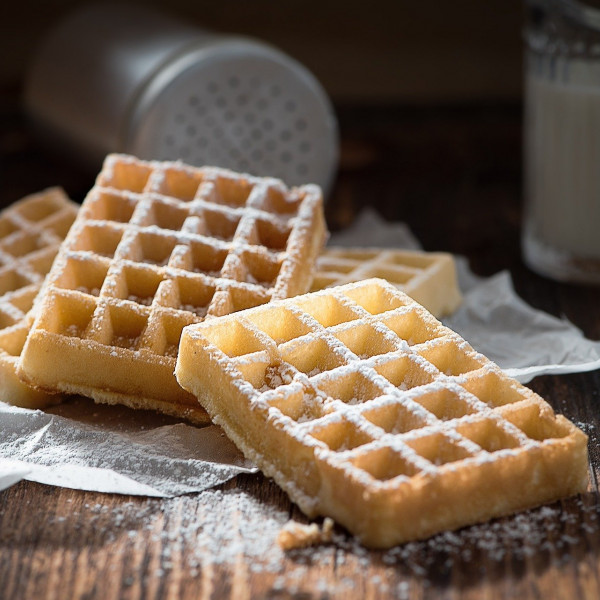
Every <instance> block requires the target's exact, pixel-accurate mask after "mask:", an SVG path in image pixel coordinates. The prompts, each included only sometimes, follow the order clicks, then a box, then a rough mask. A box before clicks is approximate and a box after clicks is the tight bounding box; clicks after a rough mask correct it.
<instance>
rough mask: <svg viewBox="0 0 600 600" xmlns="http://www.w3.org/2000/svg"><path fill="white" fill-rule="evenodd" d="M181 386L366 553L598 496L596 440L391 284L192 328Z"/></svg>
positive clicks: (183, 350) (352, 287) (335, 291)
mask: <svg viewBox="0 0 600 600" xmlns="http://www.w3.org/2000/svg"><path fill="white" fill-rule="evenodd" d="M176 375H177V378H178V380H179V382H180V383H181V385H182V386H183V387H185V388H186V389H188V390H190V391H191V392H192V393H194V394H195V395H196V396H197V397H198V398H199V400H200V402H201V403H202V405H203V406H205V408H206V409H207V411H208V413H209V414H210V415H211V417H212V418H213V420H214V421H215V422H216V423H217V424H219V425H221V426H222V427H223V429H224V430H225V432H226V433H227V435H228V436H229V437H230V438H231V439H232V440H233V441H234V442H235V443H236V444H237V446H238V447H239V448H240V449H241V450H242V451H243V452H244V453H245V454H246V456H247V457H248V458H250V459H252V460H253V461H254V462H255V463H256V464H257V465H258V466H259V467H260V468H261V469H262V471H263V472H264V473H265V474H266V475H268V476H270V477H273V479H275V481H276V482H277V483H278V484H279V485H280V486H281V487H282V488H283V489H284V490H285V491H286V492H287V493H288V495H289V496H290V498H291V499H292V500H293V501H294V502H296V503H297V504H298V505H299V507H300V508H301V509H302V510H303V511H304V512H305V513H306V514H307V515H308V516H310V517H312V516H316V515H325V516H329V517H333V518H334V519H335V520H337V521H338V522H339V523H341V524H343V525H344V526H345V527H347V528H348V530H350V532H352V533H353V534H355V535H356V536H358V538H359V539H360V540H361V541H362V542H363V543H364V544H365V545H367V546H373V547H389V546H392V545H394V544H398V543H402V542H405V541H409V540H415V539H420V538H425V537H428V536H430V535H432V534H434V533H437V532H440V531H442V530H448V529H456V528H458V527H461V526H464V525H469V524H472V523H476V522H481V521H485V520H488V519H490V518H493V517H498V516H501V515H506V514H509V513H512V512H514V511H517V510H521V509H525V508H529V507H533V506H536V505H539V504H542V503H544V502H548V501H552V500H556V499H557V498H560V497H563V496H567V495H571V494H575V493H578V492H582V491H584V490H585V489H586V485H587V478H588V475H587V468H588V464H587V437H586V435H585V434H584V433H582V432H581V431H580V430H579V429H577V428H576V427H575V426H574V425H573V424H572V423H571V422H569V421H568V420H567V419H565V418H564V417H562V416H560V415H556V414H555V413H554V411H553V410H552V408H551V407H550V405H549V404H547V403H546V402H545V401H544V400H543V399H542V398H541V397H539V396H538V395H537V394H535V393H533V392H532V391H531V390H529V389H528V388H526V387H524V386H523V385H521V384H519V383H518V382H517V381H516V380H514V379H511V378H509V377H508V376H506V375H505V374H504V373H503V372H502V371H501V370H500V368H499V367H497V366H496V365H495V364H494V363H492V362H491V361H489V360H488V359H487V358H485V357H484V356H483V355H481V354H479V353H477V352H475V351H474V350H473V349H472V348H471V347H470V346H469V345H468V344H467V342H465V341H464V340H463V339H462V338H461V337H460V336H459V335H458V334H456V333H455V332H453V331H451V330H450V329H448V328H446V327H444V326H443V325H442V324H441V323H439V321H437V320H436V319H435V318H434V317H433V316H432V315H431V314H430V313H429V312H427V311H426V310H425V309H424V308H423V307H422V306H420V305H418V304H417V303H415V302H414V301H413V300H411V299H410V298H409V297H408V296H406V295H405V294H403V293H402V292H400V291H398V290H397V289H396V288H395V287H394V286H392V285H390V284H389V283H387V282H385V281H383V280H379V279H371V280H367V281H365V282H360V283H353V284H348V285H345V286H340V287H335V288H329V289H325V290H323V291H320V292H315V293H312V294H306V295H304V296H300V297H297V298H291V299H288V300H284V301H282V302H275V303H272V304H269V305H266V306H263V307H258V308H254V309H251V310H248V311H244V312H243V313H239V314H238V315H235V318H232V317H223V318H222V319H219V320H213V321H206V322H204V323H201V324H198V325H193V326H190V327H187V328H186V329H185V330H184V332H183V335H182V338H181V346H180V350H179V357H178V361H177V367H176Z"/></svg>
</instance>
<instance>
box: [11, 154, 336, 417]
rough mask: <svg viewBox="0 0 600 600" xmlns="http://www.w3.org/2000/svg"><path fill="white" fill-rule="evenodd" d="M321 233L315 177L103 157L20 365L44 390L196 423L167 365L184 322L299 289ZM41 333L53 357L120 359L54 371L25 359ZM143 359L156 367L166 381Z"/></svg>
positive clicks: (195, 411)
mask: <svg viewBox="0 0 600 600" xmlns="http://www.w3.org/2000/svg"><path fill="white" fill-rule="evenodd" d="M324 235H325V230H324V221H323V218H322V199H321V194H320V190H319V189H318V188H317V187H316V186H304V187H302V188H293V189H288V188H286V187H285V186H284V185H283V184H282V183H281V182H280V181H278V180H274V179H266V178H252V177H250V176H242V175H238V174H235V173H232V172H230V171H227V170H223V169H217V168H208V167H204V168H192V167H188V166H186V165H183V164H182V163H169V162H146V161H140V160H137V159H135V158H133V157H129V156H124V155H111V156H109V157H108V158H107V160H106V162H105V165H104V168H103V170H102V172H101V173H100V175H99V176H98V179H97V181H96V185H95V187H94V188H93V189H92V190H91V192H90V193H89V194H88V197H87V198H86V200H85V201H84V203H83V205H82V208H81V211H80V214H79V216H78V218H77V221H76V223H75V225H74V226H73V228H72V229H71V232H70V234H69V236H68V238H67V240H66V241H65V244H64V246H63V248H62V250H61V253H60V255H59V256H58V258H57V261H56V263H55V265H54V267H53V269H52V272H51V273H50V276H49V284H48V289H47V294H46V296H45V298H44V306H43V310H42V311H41V314H40V317H39V319H38V320H37V321H36V323H35V325H34V331H33V332H32V336H30V339H29V340H28V342H27V346H26V350H25V353H24V358H23V361H22V365H21V367H22V368H21V373H22V374H23V376H24V377H25V378H26V379H27V380H29V381H31V382H32V383H34V384H35V385H38V386H41V387H53V386H55V387H58V388H59V389H63V390H65V391H71V392H79V393H83V394H85V395H91V396H92V397H93V398H95V399H96V400H98V401H108V402H122V403H126V404H129V405H130V406H134V407H145V408H158V409H159V410H163V411H164V412H169V413H171V414H175V415H176V416H186V417H188V418H191V419H192V420H196V421H201V422H204V421H206V415H205V413H204V411H202V409H200V408H199V407H197V402H196V401H195V400H193V399H191V398H190V397H189V395H187V394H185V393H184V392H183V390H181V389H180V388H179V386H177V383H176V382H175V379H174V377H173V374H172V373H173V368H174V364H175V363H174V358H175V356H176V355H177V348H178V344H179V337H180V334H181V330H182V329H183V327H184V326H185V325H188V324H190V323H193V322H197V321H200V320H202V319H204V318H206V317H212V316H220V315H224V314H228V313H231V312H234V311H237V310H241V309H244V308H248V307H251V306H256V305H259V304H263V303H265V302H268V301H270V300H271V299H273V298H284V297H287V296H289V295H294V294H297V293H303V292H304V291H306V289H308V286H309V285H310V280H311V277H312V269H313V268H314V260H315V258H316V255H317V254H318V252H319V251H320V249H321V246H322V243H323V240H324ZM45 333H48V334H50V335H52V336H54V337H55V338H56V340H57V342H58V350H57V354H56V356H57V357H60V356H62V358H65V355H64V354H63V353H62V351H63V350H64V351H66V352H67V353H71V352H73V356H74V357H79V359H80V360H82V359H83V357H84V355H85V353H86V352H87V351H88V350H89V349H90V348H92V347H94V348H95V349H96V350H98V351H100V352H101V353H104V355H105V356H113V357H115V358H120V359H121V358H124V359H125V362H122V363H121V364H118V363H117V362H114V364H113V366H112V369H116V370H117V372H115V371H114V370H113V372H112V373H111V372H109V373H106V374H105V375H104V376H98V377H97V378H96V381H95V382H92V381H91V380H90V382H89V383H88V380H87V376H86V375H84V374H79V373H77V372H76V371H75V369H73V370H72V371H68V370H67V371H66V372H64V373H63V374H62V375H60V374H57V375H52V374H51V373H49V372H47V371H44V367H43V366H40V365H39V364H37V365H33V363H32V362H31V360H35V353H36V349H37V350H40V349H41V346H40V345H39V344H38V342H40V340H42V338H44V334H45ZM46 337H47V336H46ZM61 348H62V350H61ZM89 354H90V357H89V360H90V361H92V360H93V353H92V352H90V353H89ZM60 361H61V358H58V359H57V362H60ZM144 365H147V366H149V367H150V368H151V367H152V366H155V367H156V368H157V369H162V370H163V371H164V377H165V379H164V380H163V383H165V382H166V383H165V385H163V386H162V389H161V387H160V382H159V381H157V380H156V379H152V377H150V378H149V379H148V378H147V377H148V375H149V372H148V368H147V367H144ZM40 368H41V371H44V372H40ZM89 368H90V369H94V370H95V369H96V367H95V366H94V365H93V364H91V363H90V367H89ZM57 373H58V372H57ZM119 373H120V375H119ZM58 377H60V378H61V379H60V380H57V378H58ZM52 379H54V381H52ZM157 385H158V386H159V387H156V386H157ZM163 395H164V396H166V400H165V401H163ZM179 402H183V403H184V404H185V405H186V406H185V407H183V409H182V410H180V409H179V408H178V406H177V405H178V403H179Z"/></svg>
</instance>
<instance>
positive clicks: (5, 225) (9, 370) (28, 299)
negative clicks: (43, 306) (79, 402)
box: [0, 188, 78, 408]
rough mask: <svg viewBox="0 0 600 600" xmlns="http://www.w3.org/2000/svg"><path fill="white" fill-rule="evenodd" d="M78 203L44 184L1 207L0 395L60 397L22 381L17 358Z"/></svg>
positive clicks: (20, 399) (34, 404)
mask: <svg viewBox="0 0 600 600" xmlns="http://www.w3.org/2000/svg"><path fill="white" fill-rule="evenodd" d="M77 209H78V205H77V204H75V203H74V202H71V200H69V199H68V198H67V196H66V195H65V193H64V191H63V190H62V189H61V188H49V189H47V190H44V191H43V192H39V193H38V194H32V195H30V196H27V197H25V198H23V199H22V200H19V201H18V202H15V203H14V204H12V205H11V206H9V207H8V208H5V209H4V210H2V211H1V212H0V400H2V401H3V402H8V403H9V404H15V405H17V406H23V407H25V408H43V407H45V406H48V405H49V404H52V403H55V402H57V401H58V400H60V397H59V396H56V395H55V394H52V395H49V394H46V393H44V392H43V391H40V390H34V389H32V388H31V387H29V386H27V385H25V384H23V382H21V380H20V379H19V377H18V376H17V364H18V361H19V357H20V356H21V352H22V350H23V345H24V344H25V339H26V337H27V333H28V332H29V329H30V327H31V323H32V321H33V306H34V300H35V298H36V297H37V295H38V292H39V291H40V288H41V287H42V283H43V281H44V278H45V276H46V274H47V273H48V271H49V270H50V267H51V266H52V261H53V260H54V257H55V256H56V253H57V252H58V248H59V246H60V244H61V242H62V241H63V239H64V238H65V236H66V235H67V232H68V231H69V228H70V227H71V224H72V223H73V221H74V220H75V216H76V215H77Z"/></svg>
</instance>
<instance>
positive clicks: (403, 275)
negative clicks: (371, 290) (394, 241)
mask: <svg viewBox="0 0 600 600" xmlns="http://www.w3.org/2000/svg"><path fill="white" fill-rule="evenodd" d="M371 277H380V278H382V279H386V280H387V281H389V282H390V283H393V284H394V285H395V286H396V287H397V288H398V289H399V290H401V291H403V292H405V293H406V294H408V295H409V296H410V297H411V298H412V299H413V300H416V301H417V302H418V303H419V304H422V305H423V306H424V307H425V308H426V309H427V310H429V312H431V313H432V314H433V315H435V316H436V317H442V316H444V315H447V314H450V313H452V312H454V310H456V308H457V307H458V305H459V304H460V302H461V295H460V291H459V289H458V283H457V280H456V266H455V264H454V259H453V257H452V255H451V254H446V253H444V252H419V251H415V250H394V249H387V248H336V247H329V248H325V250H324V251H323V253H322V254H321V256H319V258H318V260H317V272H316V273H315V277H314V279H313V283H312V287H311V289H310V291H311V292H316V291H318V290H322V289H323V288H326V287H332V286H334V285H343V284H345V283H351V282H353V281H363V280H365V279H370V278H371Z"/></svg>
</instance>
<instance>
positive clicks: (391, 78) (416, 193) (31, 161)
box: [0, 0, 600, 600]
mask: <svg viewBox="0 0 600 600" xmlns="http://www.w3.org/2000/svg"><path fill="white" fill-rule="evenodd" d="M28 4H29V5H30V6H29V7H28ZM75 4H77V2H67V1H66V0H64V1H62V2H54V3H49V4H48V6H49V7H50V8H48V7H47V6H46V5H44V6H46V7H42V6H40V7H37V8H36V12H33V11H32V10H31V3H27V2H25V3H22V4H19V5H11V7H9V8H7V7H6V6H5V7H3V9H2V10H4V11H8V12H10V15H9V16H10V19H8V20H6V19H4V20H0V32H1V33H2V35H0V48H4V49H7V48H8V49H9V50H10V51H11V53H10V54H9V55H8V56H7V54H6V52H0V56H1V57H2V59H1V60H2V61H3V62H2V67H1V69H0V77H1V81H2V84H3V87H2V90H3V91H2V93H1V94H0V199H1V201H2V203H3V204H8V203H10V202H12V201H13V200H16V199H17V198H19V197H21V196H23V195H24V194H27V193H30V192H33V191H37V190H38V189H41V188H43V187H45V186H48V185H55V184H61V185H63V186H64V187H65V188H66V190H67V191H68V193H69V194H70V195H71V196H72V197H73V198H75V199H77V200H81V199H82V198H83V196H84V194H85V192H86V191H87V189H89V187H90V186H91V184H92V181H93V175H91V174H89V173H84V172H81V171H79V170H78V169H77V168H76V167H74V166H73V165H71V164H67V163H65V162H60V160H59V159H56V158H54V157H50V156H48V155H46V154H44V152H43V150H41V148H40V147H38V145H37V142H36V140H35V138H33V137H32V135H31V134H30V132H29V130H28V128H27V125H26V120H25V118H24V115H23V114H22V111H21V107H20V101H19V89H20V83H21V81H22V76H23V72H24V69H25V64H26V58H27V56H28V55H29V54H30V52H31V48H32V47H33V46H34V42H35V41H36V39H38V37H39V35H41V32H42V31H43V29H44V27H45V26H46V24H47V22H49V20H51V18H53V17H54V16H55V15H56V14H59V13H61V12H64V11H65V10H67V9H68V8H70V7H72V6H73V5H75ZM158 4H161V3H158ZM279 4H285V5H286V6H287V7H286V8H282V7H281V6H276V5H275V3H269V2H266V1H261V0H258V1H256V2H252V3H249V2H242V1H239V2H233V1H227V0H224V1H223V2H220V3H215V4H210V5H209V4H208V3H198V4H197V5H192V4H191V3H186V2H183V1H177V0H173V1H172V2H171V3H170V6H172V7H173V9H175V10H178V11H180V12H181V14H185V15H188V16H190V18H194V19H197V20H198V22H201V23H206V24H209V25H210V26H212V27H214V28H216V29H219V30H231V31H233V30H245V31H246V32H249V33H253V34H255V35H257V36H259V37H262V38H268V39H269V40H270V41H272V42H273V43H276V44H277V45H279V46H280V47H282V48H283V49H285V50H286V51H288V52H290V53H291V54H293V55H295V56H296V57H297V58H299V59H301V60H302V61H303V62H305V63H306V64H307V65H308V66H309V68H311V69H312V70H313V71H315V72H316V73H317V75H318V76H319V77H320V79H321V80H322V81H323V82H324V83H325V85H326V88H327V89H328V91H329V92H330V94H331V95H332V97H333V99H334V101H335V105H336V111H337V114H338V118H339V121H340V130H341V145H342V153H341V164H340V169H339V173H338V177H337V180H336V184H335V186H334V188H333V191H332V193H331V196H330V198H329V200H328V203H327V217H328V222H329V225H330V228H332V229H340V228H343V227H345V226H347V225H348V224H350V223H351V222H352V220H353V219H354V217H355V216H356V214H357V212H358V211H359V210H360V209H361V208H362V207H363V206H366V205H370V206H373V207H375V208H377V209H378V210H379V211H380V212H381V213H382V214H383V215H384V216H385V217H386V218H388V219H393V220H403V221H405V222H407V223H408V224H409V225H410V227H411V228H412V230H413V231H414V233H415V234H416V235H417V237H418V238H419V239H420V240H421V242H422V243H423V245H424V247H425V248H426V249H428V250H447V251H451V252H456V253H460V254H463V255H465V256H467V257H468V259H469V261H470V264H471V266H472V268H473V269H474V271H475V272H476V273H478V274H480V275H492V274H494V273H496V272H497V271H499V270H501V269H508V270H510V272H511V274H512V276H513V279H514V281H515V285H516V288H517V291H518V292H519V293H520V294H521V296H522V297H523V298H524V299H525V300H526V301H528V302H529V303H530V304H532V305H533V306H535V307H538V308H541V309H543V310H546V311H548V312H549V313H552V314H554V315H565V316H566V317H567V318H569V319H571V320H572V321H573V322H574V323H575V324H576V325H577V326H579V327H581V328H582V329H583V331H584V332H585V333H586V334H587V335H588V336H589V337H592V338H594V339H600V311H599V309H598V307H599V306H600V290H599V289H598V288H586V287H580V286H571V285H565V284H557V283H555V282H552V281H549V280H546V279H543V278H541V277H538V276H536V275H535V274H533V273H532V272H530V271H529V270H528V269H527V268H526V267H525V266H524V265H523V263H522V260H521V255H520V244H519V235H520V223H521V206H522V199H521V174H522V168H521V99H520V77H521V76H520V61H521V58H520V57H521V54H520V41H519V36H520V19H521V15H520V6H519V5H518V3H503V2H500V1H499V0H494V1H490V2H487V3H480V2H475V1H472V2H467V1H466V0H460V1H458V2H455V3H442V2H439V3H437V2H433V0H427V1H425V2H423V3H411V4H410V6H409V5H408V3H405V2H397V3H394V2H387V3H383V2H375V3H374V4H373V5H372V7H371V5H369V6H370V7H371V8H369V9H368V10H367V9H366V8H364V7H363V3H359V2H354V1H350V2H348V3H347V7H346V9H340V4H339V3H332V2H318V3H317V2H312V1H307V2H290V3H279ZM513 4H514V5H515V6H513ZM36 6H37V3H36ZM378 8H379V10H377V9H378ZM299 12H302V14H303V16H305V17H306V26H303V28H300V27H299V25H298V23H299V21H298V19H297V18H295V19H294V18H292V17H294V16H295V15H297V14H298V13H299ZM373 65H377V66H378V67H379V68H378V69H373V68H372V66H373ZM369 71H377V73H376V75H377V76H375V74H373V73H371V75H370V76H367V74H368V72H369ZM361 76H362V77H361ZM531 387H533V388H534V389H535V390H536V391H537V392H539V393H541V394H542V395H543V396H544V397H545V398H547V399H548V401H549V402H550V403H551V404H552V405H553V406H554V407H555V409H556V410H558V411H559V412H561V413H563V414H565V415H566V416H567V417H568V418H570V419H572V420H573V421H574V422H576V423H577V424H579V425H580V426H581V427H582V428H583V429H584V430H585V431H586V433H588V435H589V436H590V445H589V450H590V487H589V491H588V493H586V494H584V495H583V496H581V497H578V498H572V499H566V500H564V501H561V502H557V503H554V504H552V505H550V506H547V507H543V508H539V509H535V510H532V511H528V512H526V513H522V514H520V515H517V516H513V517H507V518H505V519H500V520H496V521H494V522H492V523H488V524H485V525H480V526H476V527H470V528H465V529H463V530H461V531H459V532H456V533H455V534H452V535H442V536H436V537H435V538H433V539H431V540H428V541H426V542H419V543H415V544H409V545H406V546H401V547H398V548H394V549H392V550H389V551H387V552H368V551H366V550H364V549H363V548H361V547H360V546H358V545H357V544H356V543H355V542H354V541H353V540H352V539H351V538H350V537H348V536H347V535H346V533H345V532H344V531H343V530H341V529H336V532H335V541H334V543H333V544H331V545H327V546H322V547H319V548H315V549H310V550H300V551H294V552H291V553H289V554H287V555H285V556H284V555H282V554H281V553H280V552H279V551H278V550H277V548H276V546H275V545H274V535H275V533H276V527H274V525H273V523H274V520H275V521H276V522H279V521H280V522H284V521H285V520H286V518H287V515H288V514H289V515H292V516H293V517H294V518H296V519H298V520H301V521H302V520H303V517H302V515H301V514H300V513H299V511H298V509H297V508H295V507H294V506H293V505H291V504H290V502H289V501H288V499H287V497H286V496H285V494H283V493H282V492H281V491H280V490H279V488H278V487H277V486H276V485H275V484H273V483H272V482H271V481H269V480H267V479H265V478H264V477H263V476H262V475H260V474H259V475H245V476H240V477H237V478H236V479H234V480H233V481H231V482H229V483H227V484H225V485H223V486H221V488H219V489H218V490H216V491H213V492H210V493H204V494H190V495H187V496H183V497H179V498H174V499H167V500H160V499H151V498H138V497H123V496H119V495H108V494H97V493H91V492H80V491H73V490H68V489H64V488H55V487H49V486H43V485H40V484H35V483H29V482H22V483H19V484H17V485H15V486H13V487H12V488H10V489H8V490H6V491H4V492H1V493H0V597H1V598H6V599H10V600H16V599H29V598H49V599H57V600H61V599H63V598H78V599H79V598H81V599H84V598H85V599H104V598H107V599H112V598H115V599H116V598H128V599H129V598H131V599H138V598H139V599H142V598H143V599H163V598H168V599H171V598H173V599H175V598H186V599H187V598H295V599H308V598H323V599H324V598H336V597H343V598H357V599H359V598H360V599H362V598H373V599H378V598H388V597H397V598H436V599H437V598H444V599H446V598H447V599H450V598H452V599H455V598H486V599H496V598H528V599H529V598H531V599H533V598H544V599H546V598H565V599H571V598H590V599H595V598H598V597H600V575H599V562H600V561H599V550H600V525H599V523H598V518H599V516H600V510H599V503H598V484H597V478H598V472H599V468H600V455H599V451H598V428H599V427H600V418H599V416H598V415H599V414H600V411H599V410H598V403H599V402H600V397H599V392H598V390H599V389H600V375H599V374H598V373H597V372H593V373H587V374H577V375H569V376H555V377H549V376H547V377H541V378H538V379H536V380H534V381H533V382H532V383H531ZM131 418H135V414H134V413H131ZM215 515H218V517H219V518H218V519H215ZM215 521H216V522H217V523H218V526H215Z"/></svg>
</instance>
